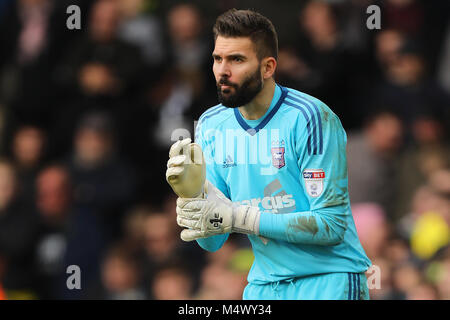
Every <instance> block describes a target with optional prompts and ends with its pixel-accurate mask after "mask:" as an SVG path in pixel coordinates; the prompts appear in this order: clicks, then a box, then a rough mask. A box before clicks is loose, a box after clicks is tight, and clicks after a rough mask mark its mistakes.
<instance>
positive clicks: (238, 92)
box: [217, 68, 263, 108]
mask: <svg viewBox="0 0 450 320" xmlns="http://www.w3.org/2000/svg"><path fill="white" fill-rule="evenodd" d="M259 70H260V68H258V69H257V70H256V71H255V73H253V74H252V75H250V76H249V77H248V78H247V79H245V80H244V82H243V83H242V85H240V86H239V85H237V84H235V83H231V82H228V79H226V78H221V79H220V80H219V83H218V84H217V95H218V96H219V102H220V103H221V104H222V105H224V106H225V107H228V108H238V107H240V106H243V105H246V104H248V103H249V102H250V101H252V100H253V99H254V98H255V97H256V95H257V94H258V93H259V92H260V91H261V90H262V88H263V82H262V77H261V73H260V71H259ZM220 85H228V86H231V87H233V88H234V90H235V93H234V94H231V93H228V94H224V93H223V92H222V89H221V88H220ZM226 90H227V91H230V90H231V88H230V89H226Z"/></svg>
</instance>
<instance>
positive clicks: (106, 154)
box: [68, 113, 135, 237]
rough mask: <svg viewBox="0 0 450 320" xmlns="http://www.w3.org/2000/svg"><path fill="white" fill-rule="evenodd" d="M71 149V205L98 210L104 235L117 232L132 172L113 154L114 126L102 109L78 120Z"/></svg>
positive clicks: (129, 192) (128, 198) (129, 193)
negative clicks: (72, 203)
mask: <svg viewBox="0 0 450 320" xmlns="http://www.w3.org/2000/svg"><path fill="white" fill-rule="evenodd" d="M74 148H75V149H74V153H73V155H72V157H71V159H70V160H69V162H68V168H69V171H70V174H71V180H72V183H73V187H74V205H75V206H76V207H88V208H90V209H92V210H94V212H96V213H97V214H98V217H97V218H98V219H99V223H100V224H101V226H102V228H103V229H105V230H104V231H106V232H107V235H108V237H112V236H117V235H118V234H120V228H121V226H120V223H121V219H122V214H123V210H124V209H125V208H126V207H127V206H128V205H129V204H130V203H131V201H132V200H133V192H134V184H135V182H134V180H135V179H134V174H133V172H132V170H131V169H130V168H129V167H128V165H127V164H125V163H124V162H123V161H122V160H121V159H120V158H119V157H118V156H117V155H116V154H115V152H114V151H115V141H114V129H113V123H112V121H111V119H110V118H109V117H108V116H107V115H106V114H103V113H91V114H87V115H85V117H84V118H83V119H82V120H81V122H80V123H79V126H78V128H77V131H76V134H75V141H74Z"/></svg>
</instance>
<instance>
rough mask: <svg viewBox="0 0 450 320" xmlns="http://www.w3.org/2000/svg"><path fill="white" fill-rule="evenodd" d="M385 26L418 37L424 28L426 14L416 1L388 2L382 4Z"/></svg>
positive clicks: (396, 0) (393, 0) (389, 0)
mask: <svg viewBox="0 0 450 320" xmlns="http://www.w3.org/2000/svg"><path fill="white" fill-rule="evenodd" d="M382 7H383V9H382V10H383V13H384V14H383V25H384V27H385V28H394V29H398V30H401V31H402V32H405V33H408V34H409V35H411V36H413V35H418V33H419V31H420V30H421V29H422V28H423V23H424V12H423V8H422V6H421V3H420V2H419V1H416V0H386V1H384V2H383V3H382Z"/></svg>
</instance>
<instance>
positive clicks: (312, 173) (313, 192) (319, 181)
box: [303, 169, 325, 198]
mask: <svg viewBox="0 0 450 320" xmlns="http://www.w3.org/2000/svg"><path fill="white" fill-rule="evenodd" d="M324 179H325V172H324V171H323V170H322V169H305V170H304V171H303V180H304V181H305V190H306V193H308V195H309V196H311V197H313V198H317V197H319V196H320V195H321V194H322V191H323V180H324Z"/></svg>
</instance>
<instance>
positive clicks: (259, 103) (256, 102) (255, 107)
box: [239, 78, 275, 120]
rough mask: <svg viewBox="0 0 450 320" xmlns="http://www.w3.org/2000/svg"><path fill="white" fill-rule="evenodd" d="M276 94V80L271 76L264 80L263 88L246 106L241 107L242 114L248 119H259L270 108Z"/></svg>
mask: <svg viewBox="0 0 450 320" xmlns="http://www.w3.org/2000/svg"><path fill="white" fill-rule="evenodd" d="M274 94H275V81H274V80H273V78H270V79H268V80H266V81H265V82H264V87H263V89H262V90H261V91H260V92H259V93H258V94H257V95H256V97H255V98H254V99H253V100H252V101H250V102H249V103H248V104H246V105H245V106H242V107H239V111H240V112H241V114H242V116H243V117H244V118H245V119H247V120H258V119H259V118H261V117H262V116H263V115H264V114H265V113H266V112H267V110H268V109H269V107H270V103H271V102H272V99H273V96H274Z"/></svg>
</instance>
